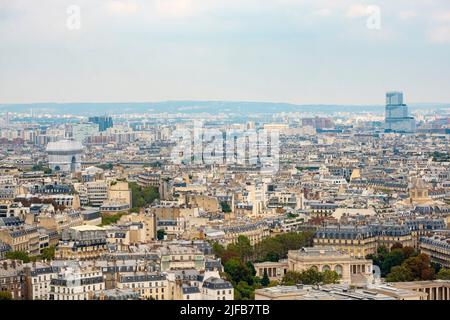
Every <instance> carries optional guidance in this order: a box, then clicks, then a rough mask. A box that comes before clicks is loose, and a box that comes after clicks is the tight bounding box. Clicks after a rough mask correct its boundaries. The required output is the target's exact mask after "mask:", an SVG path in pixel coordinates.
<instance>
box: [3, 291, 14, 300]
mask: <svg viewBox="0 0 450 320" xmlns="http://www.w3.org/2000/svg"><path fill="white" fill-rule="evenodd" d="M0 300H12V295H11V292H9V291H0Z"/></svg>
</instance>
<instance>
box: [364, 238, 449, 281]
mask: <svg viewBox="0 0 450 320" xmlns="http://www.w3.org/2000/svg"><path fill="white" fill-rule="evenodd" d="M367 258H368V259H372V260H373V263H374V264H375V265H377V266H378V267H379V268H380V271H381V276H382V277H385V278H386V281H388V282H404V281H418V280H434V279H443V280H446V279H450V270H448V269H440V267H439V265H436V264H433V263H432V262H431V260H430V257H429V256H428V255H426V254H424V253H419V252H418V251H417V250H415V249H414V248H413V247H408V246H406V247H403V246H402V245H401V244H400V243H397V244H394V245H393V246H392V247H391V250H390V251H388V249H387V248H386V247H380V248H378V251H377V254H376V255H368V256H367Z"/></svg>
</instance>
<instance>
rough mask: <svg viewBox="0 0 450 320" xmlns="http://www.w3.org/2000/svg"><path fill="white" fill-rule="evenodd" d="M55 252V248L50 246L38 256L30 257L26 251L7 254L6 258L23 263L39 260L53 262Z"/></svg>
mask: <svg viewBox="0 0 450 320" xmlns="http://www.w3.org/2000/svg"><path fill="white" fill-rule="evenodd" d="M55 250H56V248H55V247H54V246H50V247H48V248H44V249H42V253H41V254H40V255H38V256H33V257H30V256H29V255H28V253H26V252H24V251H10V252H6V254H5V258H6V259H12V260H21V261H22V262H23V263H28V262H33V261H37V260H48V261H50V260H53V259H54V258H55Z"/></svg>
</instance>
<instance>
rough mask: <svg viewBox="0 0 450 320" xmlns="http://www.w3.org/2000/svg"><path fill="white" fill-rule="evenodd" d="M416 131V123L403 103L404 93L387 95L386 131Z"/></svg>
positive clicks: (389, 93)
mask: <svg viewBox="0 0 450 320" xmlns="http://www.w3.org/2000/svg"><path fill="white" fill-rule="evenodd" d="M415 130H416V121H415V120H414V117H411V116H410V115H409V112H408V106H407V105H406V104H404V103H403V93H402V92H388V93H386V116H385V131H386V132H398V133H413V132H414V131H415Z"/></svg>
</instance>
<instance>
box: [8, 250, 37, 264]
mask: <svg viewBox="0 0 450 320" xmlns="http://www.w3.org/2000/svg"><path fill="white" fill-rule="evenodd" d="M5 258H6V259H12V260H22V261H23V262H24V263H28V262H30V261H31V259H30V257H29V256H28V254H27V253H26V252H23V251H10V252H7V253H6V254H5Z"/></svg>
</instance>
